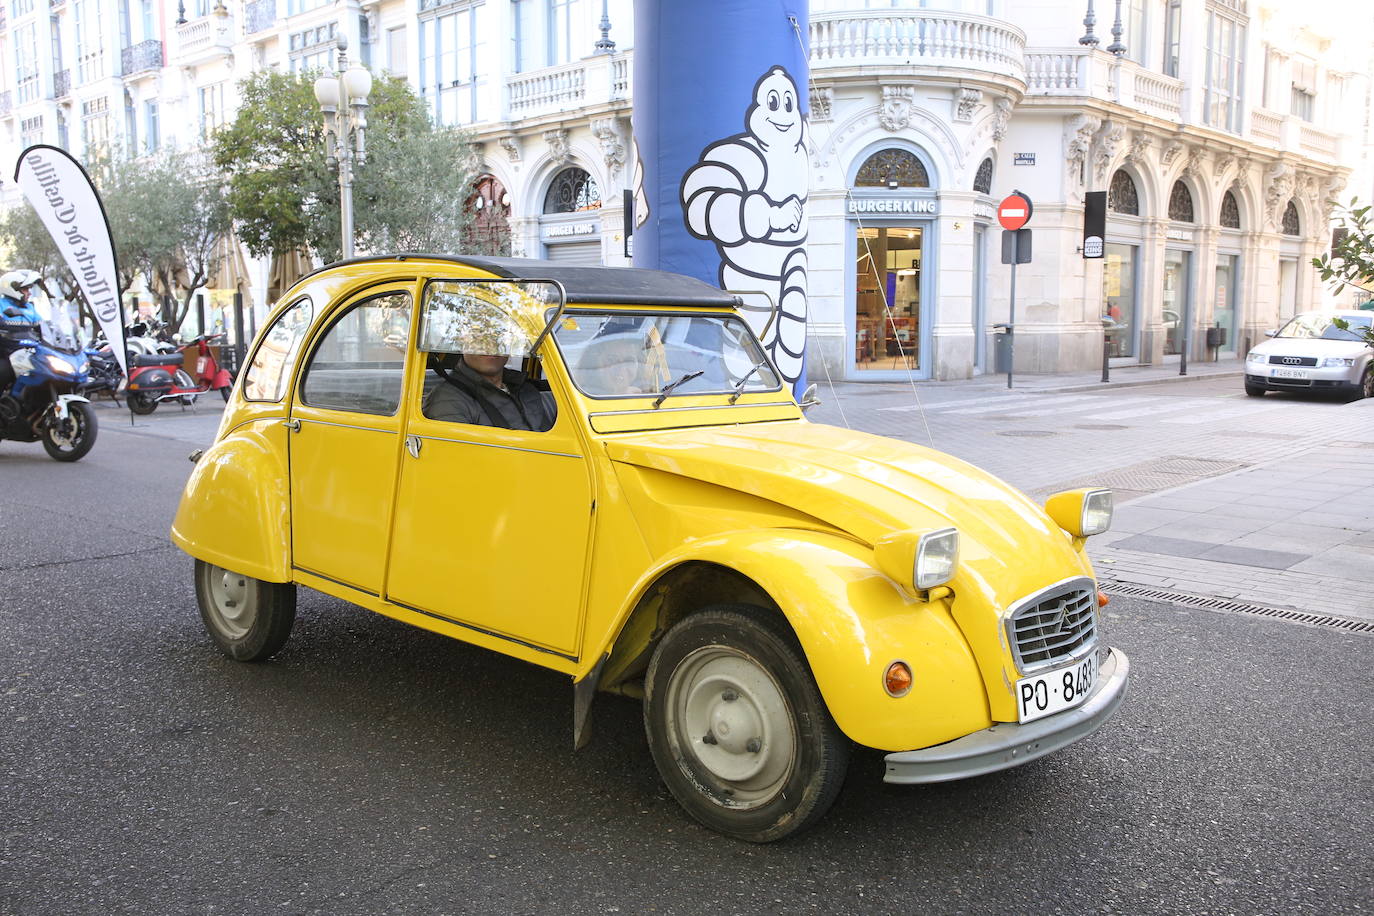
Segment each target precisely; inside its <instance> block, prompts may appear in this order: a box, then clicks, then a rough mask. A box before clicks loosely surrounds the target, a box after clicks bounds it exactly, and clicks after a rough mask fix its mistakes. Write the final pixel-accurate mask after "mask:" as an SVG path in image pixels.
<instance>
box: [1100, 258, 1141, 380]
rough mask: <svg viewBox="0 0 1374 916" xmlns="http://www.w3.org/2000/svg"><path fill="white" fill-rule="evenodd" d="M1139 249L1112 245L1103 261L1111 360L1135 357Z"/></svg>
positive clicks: (1104, 321)
mask: <svg viewBox="0 0 1374 916" xmlns="http://www.w3.org/2000/svg"><path fill="white" fill-rule="evenodd" d="M1136 251H1137V248H1136V246H1135V245H1119V244H1116V243H1108V244H1107V246H1106V249H1105V253H1104V255H1103V259H1102V265H1103V267H1102V287H1103V289H1102V293H1103V295H1102V301H1103V307H1102V309H1103V310H1102V327H1103V329H1104V333H1105V334H1106V335H1107V354H1108V355H1109V356H1114V357H1115V356H1134V355H1135V326H1136V301H1135V300H1136V296H1135V260H1136Z"/></svg>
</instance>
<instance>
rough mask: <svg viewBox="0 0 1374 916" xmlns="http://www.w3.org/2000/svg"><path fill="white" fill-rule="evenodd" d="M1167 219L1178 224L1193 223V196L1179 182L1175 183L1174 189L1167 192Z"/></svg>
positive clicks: (1186, 187) (1185, 186)
mask: <svg viewBox="0 0 1374 916" xmlns="http://www.w3.org/2000/svg"><path fill="white" fill-rule="evenodd" d="M1169 219H1172V220H1177V221H1178V222H1180V223H1191V222H1192V221H1193V194H1192V192H1191V191H1189V190H1188V186H1187V185H1186V184H1184V183H1183V182H1181V181H1175V182H1174V189H1173V190H1172V191H1170V192H1169Z"/></svg>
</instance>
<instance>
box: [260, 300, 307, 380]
mask: <svg viewBox="0 0 1374 916" xmlns="http://www.w3.org/2000/svg"><path fill="white" fill-rule="evenodd" d="M314 314H315V311H314V309H313V308H312V307H311V305H310V299H309V298H302V299H300V300H298V301H297V302H296V303H295V304H293V305H292V306H291V307H290V308H288V309H287V310H286V311H284V312H282V313H281V314H280V315H278V316H277V320H276V321H274V322H272V326H271V327H269V328H268V329H267V333H265V334H263V335H262V341H261V342H260V343H259V344H258V348H257V349H256V350H254V351H253V359H252V361H251V362H250V363H249V364H248V371H247V372H246V373H245V374H244V377H243V396H244V397H245V398H247V399H248V400H250V401H280V400H281V399H282V398H283V397H284V396H285V395H286V386H287V383H288V381H289V380H290V378H291V369H292V368H293V367H294V366H295V365H296V357H297V356H299V355H300V352H301V342H302V341H304V340H305V334H306V332H307V331H309V330H310V319H311V318H313V317H314Z"/></svg>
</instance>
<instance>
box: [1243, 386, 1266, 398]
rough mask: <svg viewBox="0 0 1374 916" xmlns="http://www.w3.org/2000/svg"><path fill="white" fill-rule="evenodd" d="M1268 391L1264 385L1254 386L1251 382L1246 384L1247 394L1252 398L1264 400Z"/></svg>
mask: <svg viewBox="0 0 1374 916" xmlns="http://www.w3.org/2000/svg"><path fill="white" fill-rule="evenodd" d="M1268 390H1269V389H1268V388H1265V387H1264V386H1263V385H1252V384H1250V383H1249V382H1246V383H1245V393H1246V394H1248V395H1250V397H1252V398H1262V397H1264V393H1265V392H1266V391H1268Z"/></svg>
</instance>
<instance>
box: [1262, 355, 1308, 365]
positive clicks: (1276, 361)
mask: <svg viewBox="0 0 1374 916" xmlns="http://www.w3.org/2000/svg"><path fill="white" fill-rule="evenodd" d="M1316 364H1317V358H1316V357H1315V356H1271V357H1269V365H1271V366H1315V365H1316Z"/></svg>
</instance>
